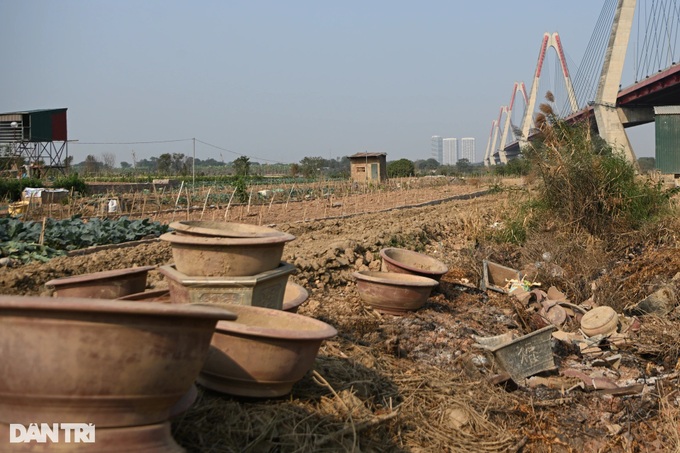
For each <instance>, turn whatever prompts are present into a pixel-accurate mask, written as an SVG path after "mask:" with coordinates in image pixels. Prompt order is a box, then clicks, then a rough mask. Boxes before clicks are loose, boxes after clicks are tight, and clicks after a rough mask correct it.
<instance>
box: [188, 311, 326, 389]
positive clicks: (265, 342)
mask: <svg viewBox="0 0 680 453" xmlns="http://www.w3.org/2000/svg"><path fill="white" fill-rule="evenodd" d="M228 308H229V310H231V311H233V312H234V313H236V314H237V315H238V320H237V321H235V322H218V323H217V328H216V330H215V335H214V336H213V339H212V344H211V346H210V351H209V353H208V358H207V359H206V361H205V365H204V366H203V369H202V370H201V374H200V376H199V377H198V380H197V382H198V383H199V384H201V385H203V386H204V387H207V388H209V389H211V390H215V391H218V392H222V393H227V394H230V395H237V396H248V397H260V398H261V397H277V396H282V395H286V394H287V393H289V392H290V391H291V389H292V387H293V384H295V383H296V382H297V381H299V380H300V379H302V377H303V376H304V375H305V373H306V372H307V371H309V369H310V368H311V367H312V365H313V364H314V360H315V359H316V355H317V353H318V352H319V347H320V346H321V342H322V341H323V340H324V339H327V338H331V337H333V336H335V335H336V334H337V331H336V330H335V328H334V327H332V326H330V325H328V324H326V323H324V322H322V321H319V320H316V319H314V318H310V317H307V316H302V315H298V314H295V313H287V312H285V311H280V310H272V309H268V308H260V307H249V306H243V305H228Z"/></svg>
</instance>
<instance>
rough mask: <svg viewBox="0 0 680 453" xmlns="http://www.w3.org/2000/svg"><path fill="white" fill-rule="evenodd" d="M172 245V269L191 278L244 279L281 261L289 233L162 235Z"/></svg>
mask: <svg viewBox="0 0 680 453" xmlns="http://www.w3.org/2000/svg"><path fill="white" fill-rule="evenodd" d="M161 239H162V240H164V241H168V242H170V244H172V257H173V259H174V261H175V267H176V268H177V270H178V271H179V272H181V273H183V274H186V275H189V276H192V277H229V276H233V277H243V276H249V275H255V274H260V273H262V272H266V271H270V270H272V269H275V268H276V267H277V266H278V265H279V263H280V262H281V256H282V255H283V247H284V245H285V244H286V242H289V241H292V240H293V239H295V236H293V235H290V234H282V235H280V236H267V237H255V238H230V237H214V236H193V235H180V234H177V233H174V232H173V233H165V234H164V235H162V236H161Z"/></svg>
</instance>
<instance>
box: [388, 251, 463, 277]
mask: <svg viewBox="0 0 680 453" xmlns="http://www.w3.org/2000/svg"><path fill="white" fill-rule="evenodd" d="M380 256H381V257H382V269H381V270H382V271H384V272H397V273H400V274H411V275H420V276H422V277H428V278H433V279H435V280H437V281H439V280H440V279H441V278H442V275H444V274H446V273H447V272H448V271H449V268H448V267H447V266H446V264H444V263H442V262H441V261H439V260H437V259H434V258H432V257H431V256H427V255H424V254H422V253H418V252H414V251H412V250H406V249H399V248H394V247H390V248H386V249H382V250H380Z"/></svg>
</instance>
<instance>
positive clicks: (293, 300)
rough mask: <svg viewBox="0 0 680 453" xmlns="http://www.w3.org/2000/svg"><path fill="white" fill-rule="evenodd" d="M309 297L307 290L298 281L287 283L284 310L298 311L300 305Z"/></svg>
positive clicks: (284, 294)
mask: <svg viewBox="0 0 680 453" xmlns="http://www.w3.org/2000/svg"><path fill="white" fill-rule="evenodd" d="M308 298H309V293H308V292H307V290H306V289H305V288H304V287H302V286H300V285H298V284H297V283H293V282H288V283H286V291H285V292H284V293H283V311H287V312H290V313H297V311H298V308H299V307H300V305H302V304H303V303H305V301H306V300H307V299H308Z"/></svg>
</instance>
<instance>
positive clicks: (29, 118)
mask: <svg viewBox="0 0 680 453" xmlns="http://www.w3.org/2000/svg"><path fill="white" fill-rule="evenodd" d="M0 148H8V149H9V150H10V154H11V155H10V156H4V157H5V158H4V161H5V162H9V163H15V162H25V163H26V164H28V167H29V173H31V174H29V176H37V177H41V176H45V175H46V173H43V172H50V171H53V170H54V171H57V172H59V173H62V174H66V172H67V164H68V134H67V127H66V109H65V108H61V109H49V110H25V111H19V112H7V113H0ZM0 170H5V169H0ZM41 173H42V174H41Z"/></svg>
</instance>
